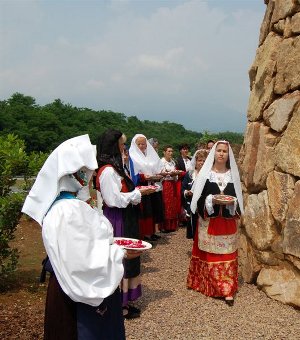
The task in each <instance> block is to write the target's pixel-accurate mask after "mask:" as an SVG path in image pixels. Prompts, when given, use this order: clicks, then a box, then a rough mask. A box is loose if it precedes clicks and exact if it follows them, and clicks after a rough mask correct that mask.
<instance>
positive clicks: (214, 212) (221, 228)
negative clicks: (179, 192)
mask: <svg viewBox="0 0 300 340" xmlns="http://www.w3.org/2000/svg"><path fill="white" fill-rule="evenodd" d="M220 176H221V177H222V178H221V179H220ZM220 192H223V193H224V194H225V195H231V196H236V194H235V190H234V185H233V183H232V180H231V172H230V170H228V171H227V172H226V173H225V174H221V175H220V174H217V173H215V172H214V171H211V172H210V174H209V176H208V179H207V180H206V183H205V186H204V188H203V191H202V195H201V196H200V198H199V200H198V204H197V206H198V213H199V217H200V218H199V223H198V226H197V230H196V234H195V238H194V244H193V250H192V257H191V261H190V266H189V273H188V277H187V287H188V288H191V289H194V290H196V291H199V292H201V293H202V294H204V295H207V296H212V297H229V296H234V294H235V293H236V291H237V289H238V259H237V255H238V253H237V221H238V218H239V207H238V206H237V203H235V204H234V205H218V204H215V205H213V204H212V195H216V194H220Z"/></svg>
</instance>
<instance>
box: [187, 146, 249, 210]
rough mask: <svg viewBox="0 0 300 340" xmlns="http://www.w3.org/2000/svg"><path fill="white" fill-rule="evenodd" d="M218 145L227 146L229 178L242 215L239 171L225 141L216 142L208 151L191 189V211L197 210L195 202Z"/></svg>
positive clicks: (211, 165)
mask: <svg viewBox="0 0 300 340" xmlns="http://www.w3.org/2000/svg"><path fill="white" fill-rule="evenodd" d="M219 143H225V144H227V145H228V150H229V162H230V170H231V178H232V182H233V186H234V190H235V193H236V197H237V200H238V202H239V207H240V210H241V213H242V214H243V213H244V205H243V194H242V187H241V180H240V175H239V170H238V167H237V164H236V161H235V158H234V154H233V151H232V149H231V146H230V144H229V143H228V142H227V141H222V140H220V141H217V142H216V143H215V144H214V146H213V147H212V149H211V150H210V152H209V154H208V156H207V158H206V160H205V163H204V164H203V166H202V168H201V170H200V172H199V174H198V176H197V177H196V179H195V182H194V185H193V187H192V191H193V198H192V202H191V210H192V212H193V213H195V212H196V209H197V202H198V200H199V198H200V196H201V194H202V191H203V188H204V185H205V182H206V180H207V179H208V178H209V173H210V171H211V169H212V167H213V164H214V160H215V151H216V147H217V145H218V144H219Z"/></svg>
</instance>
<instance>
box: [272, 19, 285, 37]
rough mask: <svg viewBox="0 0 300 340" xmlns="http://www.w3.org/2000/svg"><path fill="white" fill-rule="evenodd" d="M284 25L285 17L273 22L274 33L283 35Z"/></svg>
mask: <svg viewBox="0 0 300 340" xmlns="http://www.w3.org/2000/svg"><path fill="white" fill-rule="evenodd" d="M284 27H285V19H282V20H279V21H278V22H276V24H274V26H273V29H274V31H275V32H276V33H279V34H281V35H283V32H284Z"/></svg>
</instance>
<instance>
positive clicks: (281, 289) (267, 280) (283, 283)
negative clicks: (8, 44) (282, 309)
mask: <svg viewBox="0 0 300 340" xmlns="http://www.w3.org/2000/svg"><path fill="white" fill-rule="evenodd" d="M257 285H258V287H259V288H261V289H262V290H263V291H264V292H265V293H266V294H267V295H268V296H269V297H271V298H272V299H275V300H278V301H281V302H283V303H286V304H289V305H292V306H297V307H300V274H299V272H297V271H295V270H293V269H292V268H290V267H289V266H283V267H277V268H274V267H272V268H262V270H261V271H260V273H259V275H258V277H257Z"/></svg>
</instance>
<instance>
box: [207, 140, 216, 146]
mask: <svg viewBox="0 0 300 340" xmlns="http://www.w3.org/2000/svg"><path fill="white" fill-rule="evenodd" d="M209 143H214V144H215V141H214V140H212V139H209V140H208V141H207V142H206V145H208V144H209Z"/></svg>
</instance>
